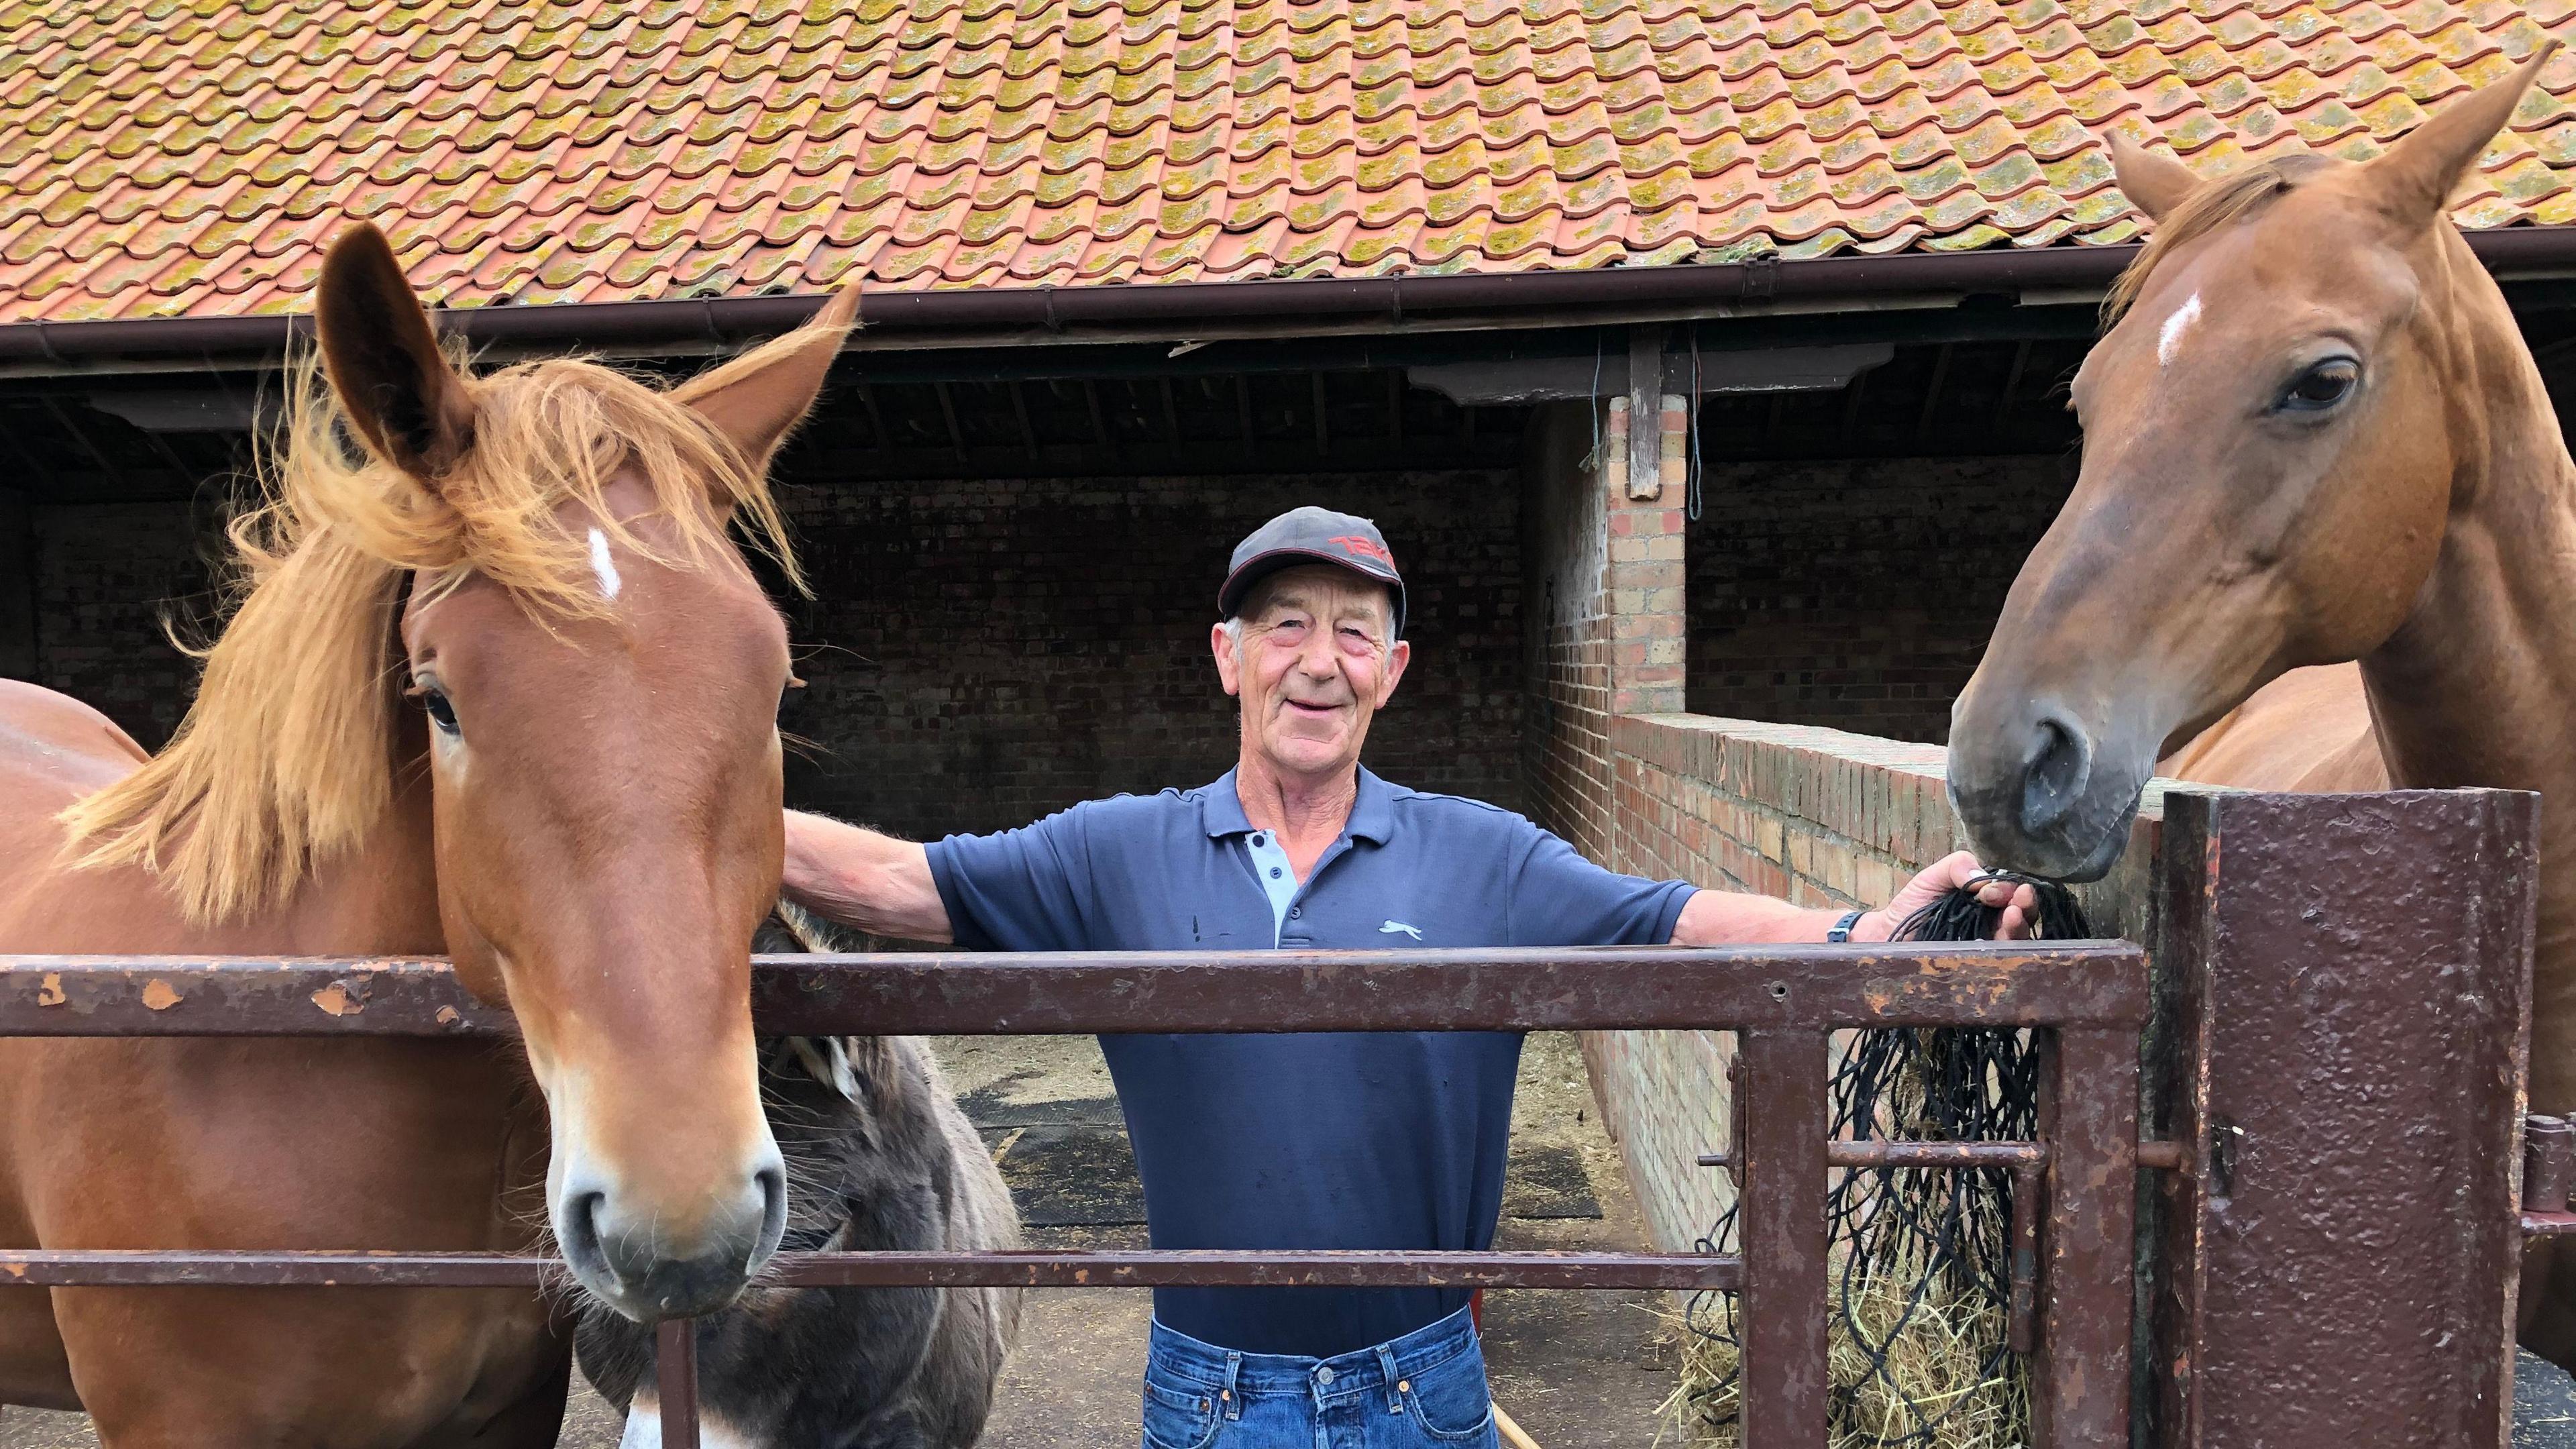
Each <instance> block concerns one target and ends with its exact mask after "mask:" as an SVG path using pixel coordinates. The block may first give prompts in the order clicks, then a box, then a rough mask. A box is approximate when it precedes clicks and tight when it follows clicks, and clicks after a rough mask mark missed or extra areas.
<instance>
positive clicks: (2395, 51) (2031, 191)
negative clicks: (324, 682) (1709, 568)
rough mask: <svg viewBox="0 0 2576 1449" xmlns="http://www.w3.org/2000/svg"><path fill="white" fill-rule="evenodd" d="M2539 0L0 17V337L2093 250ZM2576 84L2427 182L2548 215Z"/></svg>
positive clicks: (1058, 1) (2531, 21) (194, 2)
mask: <svg viewBox="0 0 2576 1449" xmlns="http://www.w3.org/2000/svg"><path fill="white" fill-rule="evenodd" d="M2549 35H2557V36H2559V37H2561V38H2564V39H2571V40H2576V0H2395V3H2391V0H1340V3H1294V4H1292V3H1288V0H802V3H796V0H715V3H696V0H651V3H645V4H634V3H629V4H622V5H618V4H607V3H603V0H402V3H389V0H373V3H367V0H361V3H352V4H341V3H333V4H328V5H325V4H308V5H274V4H271V5H253V4H246V3H235V0H191V3H188V4H184V5H177V6H173V5H171V4H169V3H167V0H99V3H95V4H90V5H84V6H80V7H68V6H63V5H60V4H56V3H51V0H0V322H7V321H21V320H28V319H43V320H70V319H75V318H78V319H91V318H118V317H157V316H172V315H181V314H193V315H214V314H224V313H243V312H257V313H271V312H277V311H282V310H292V309H294V308H297V307H300V306H303V305H306V304H307V299H306V297H305V293H306V291H307V289H309V288H310V287H311V285H312V281H313V277H314V275H315V271H316V269H317V267H318V265H319V260H320V255H321V249H322V248H323V247H324V246H326V245H327V244H328V242H329V239H330V237H331V235H332V233H333V232H334V231H335V230H336V229H337V228H338V227H339V226H340V225H341V224H343V223H344V221H345V220H346V219H347V218H349V217H354V216H370V217H374V218H376V219H377V220H378V221H379V222H380V223H382V224H384V225H385V226H387V227H388V229H389V230H390V231H391V232H392V233H393V234H394V239H395V242H396V244H397V246H398V248H399V249H400V251H401V254H402V256H403V257H404V259H405V261H406V263H407V264H408V265H409V266H410V267H411V268H412V270H413V274H414V276H415V277H416V278H417V279H419V280H420V282H421V283H422V285H424V286H425V287H428V288H430V289H432V291H433V292H434V293H435V294H436V295H437V296H438V297H439V298H440V300H442V301H444V302H446V303H448V304H449V305H457V306H477V305H489V304H492V303H496V302H504V301H516V302H534V301H630V300H641V299H651V298H661V297H676V296H684V295H685V296H718V295H729V294H731V295H745V294H749V293H752V292H758V291H765V290H770V289H774V288H779V287H785V288H789V289H792V290H799V291H812V290H820V289H823V288H827V287H833V286H838V285H841V284H843V283H846V282H849V281H853V280H864V281H868V282H870V283H873V284H876V285H881V286H885V287H890V288H941V287H962V286H1029V285H1037V284H1040V283H1049V284H1056V285H1079V284H1095V283H1105V282H1159V281H1189V280H1217V279H1223V278H1232V277H1243V278H1258V277H1271V276H1283V275H1298V276H1331V275H1378V274H1383V273H1386V272H1388V271H1401V270H1420V271H1440V272H1450V271H1488V272H1507V271H1526V270H1538V269H1554V268H1571V267H1588V266H1608V265H1631V266H1634V265H1655V264H1663V263H1672V262H1686V261H1688V260H1690V259H1691V258H1693V257H1697V256H1706V255H1720V256H1731V255H1751V254H1754V253H1757V252H1761V251H1776V252H1777V253H1779V254H1780V255H1783V256H1791V257H1800V256H1819V255H1830V254H1831V253H1833V252H1836V251H1844V250H1853V249H1859V250H1866V251H1869V252H1873V253H1877V252H1884V251H1888V250H1893V249H1901V248H1915V249H1923V250H1936V251H1952V250H1961V249H1967V248H1972V247H1978V246H2002V245H2024V246H2035V245H2049V244H2058V245H2084V244H2109V243H2117V242H2124V241H2130V240H2134V239H2135V238H2136V237H2137V235H2138V234H2139V230H2140V225H2141V223H2140V219H2139V218H2138V216H2137V215H2136V213H2135V212H2134V211H2132V210H2131V209H2130V208H2129V206H2128V205H2127V203H2126V201H2125V200H2124V199H2123V198H2122V197H2121V196H2120V194H2119V192H2118V190H2117V188H2116V186H2115V185H2114V183H2113V181H2112V179H2111V175H2110V165H2109V161H2108V154H2107V151H2106V149H2105V147H2106V141H2107V137H2108V134H2109V132H2110V131H2111V130H2113V129H2120V130H2124V131H2127V132H2128V133H2130V134H2131V135H2133V136H2137V137H2141V138H2145V139H2152V140H2161V141H2162V142H2164V143H2165V144H2166V145H2168V146H2170V147H2171V149H2172V150H2174V151H2175V152H2176V153H2178V154H2180V155H2182V156H2183V157H2184V158H2185V159H2186V160H2187V161H2188V162H2189V163H2190V164H2192V165H2194V166H2197V167H2201V168H2204V169H2215V168H2217V167H2220V166H2225V165H2233V164H2238V163H2241V162H2242V161H2243V160H2244V159H2245V158H2247V157H2249V156H2257V155H2268V154H2275V153H2277V152H2278V150H2279V149H2280V148H2282V147H2284V146H2289V147H2296V146H2300V145H2305V146H2309V147H2314V148H2317V149H2320V150H2326V151H2330V152H2332V153H2334V154H2337V155H2348V156H2356V157H2367V156H2369V155H2374V154H2376V153H2377V151H2378V149H2379V148H2380V146H2381V145H2383V144H2384V143H2385V142H2386V141H2387V140H2389V139H2390V138H2391V137H2393V136H2395V135H2397V134H2399V133H2401V132H2402V131H2404V130H2405V129H2407V128H2408V127H2411V126H2413V125H2416V124H2418V123H2419V122H2420V121H2421V120H2422V119H2423V117H2424V115H2425V112H2426V108H2427V107H2435V108H2438V107H2439V106H2440V105H2442V104H2444V103H2446V102H2448V101H2449V100H2451V99H2452V98H2454V97H2456V96H2458V95H2460V94H2463V93H2465V92H2466V91H2467V90H2469V89H2470V88H2472V87H2474V86H2476V85H2480V84H2483V83H2485V82H2487V81H2490V80H2492V79H2494V78H2495V77H2496V76H2498V75H2500V74H2502V73H2503V72H2504V71H2505V69H2506V68H2507V67H2509V66H2510V65H2512V64H2513V63H2515V62H2516V61H2517V60H2519V59H2520V58H2521V57H2523V56H2525V55H2527V54H2529V53H2530V51H2531V49H2532V47H2533V46H2534V45H2536V44H2538V43H2539V42H2540V41H2541V40H2542V39H2543V38H2544V37H2545V36H2549ZM2571 96H2576V58H2570V59H2562V60H2560V61H2559V62H2557V63H2555V64H2553V65H2552V66H2551V67H2550V68H2549V70H2548V71H2547V72H2546V73H2544V75H2543V77H2542V84H2541V88H2540V90H2539V91H2538V92H2536V93H2535V94H2534V95H2533V96H2532V97H2531V98H2530V99H2529V100H2527V101H2526V103H2525V104H2524V105H2523V107H2522V108H2521V109H2520V110H2519V111H2518V112H2517V113H2516V115H2515V117H2514V122H2513V126H2514V129H2513V130H2512V131H2511V132H2509V133H2508V134H2507V135H2506V136H2505V137H2503V138H2501V139H2500V140H2499V142H2498V144H2497V145H2495V146H2493V147H2491V148H2489V150H2488V153H2487V155H2486V157H2485V159H2484V161H2483V162H2482V170H2481V174H2480V175H2478V176H2477V177H2475V178H2473V179H2472V181H2471V182H2470V183H2469V184H2468V185H2465V186H2463V187H2462V188H2461V192H2460V195H2459V197H2458V198H2457V202H2458V209H2457V211H2456V212H2455V215H2457V216H2458V217H2459V218H2460V219H2461V220H2462V221H2463V222H2464V223H2466V224H2471V225H2478V226H2502V225H2508V224H2512V223H2517V222H2538V223H2543V224H2568V223H2571V222H2576V111H2571V108H2570V107H2569V106H2568V104H2567V100H2568V98H2570V97H2571Z"/></svg>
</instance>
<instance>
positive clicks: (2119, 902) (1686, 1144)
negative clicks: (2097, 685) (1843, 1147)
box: [1584, 714, 2161, 1248]
mask: <svg viewBox="0 0 2576 1449" xmlns="http://www.w3.org/2000/svg"><path fill="white" fill-rule="evenodd" d="M1943 753H1944V752H1943V751H1942V750H1941V749H1940V748H1938V747H1937V746H1930V745H1920V744H1911V743H1907V742H1903V741H1897V740H1887V739H1878V738H1873V737H1870V736H1866V735H1855V734H1848V733H1845V732H1843V731H1841V730H1835V729H1826V728H1819V727H1814V726H1802V725H1781V724H1766V723H1756V722H1752V721H1746V720H1729V719H1714V718H1709V717H1707V716H1703V715H1691V714H1667V715H1636V716H1629V717H1626V718H1622V719H1619V720H1617V721H1615V722H1614V723H1613V725H1612V727H1611V755H1612V764H1613V769H1614V771H1615V777H1616V782H1617V783H1616V786H1615V789H1614V801H1613V803H1614V810H1613V823H1612V829H1611V841H1610V848H1609V850H1608V852H1607V853H1606V857H1605V859H1606V863H1607V864H1609V865H1610V866H1611V867H1612V868H1613V869H1616V870H1623V871H1632V872H1635V873H1637V874H1641V875H1651V876H1659V877H1681V878H1684V879H1689V880H1694V881H1698V882H1700V883H1701V884H1703V885H1707V886H1712V887H1722V888H1727V889H1735V890H1751V891H1759V892H1761V893H1763V894H1766V895H1773V896H1785V897H1787V898H1788V899H1790V900H1793V901H1797V902H1800V903H1802V904H1807V905H1814V906H1820V907H1821V906H1831V905H1845V906H1875V905H1879V904H1882V903H1884V902H1885V901H1886V900H1887V898H1888V897H1889V896H1890V895H1892V894H1894V892H1895V890H1896V887H1897V886H1898V885H1899V884H1900V883H1902V882H1903V881H1904V880H1905V879H1906V878H1907V877H1908V876H1910V875H1911V874H1912V873H1913V872H1914V871H1915V870H1917V869H1919V868H1920V867H1921V866H1922V865H1924V864H1927V863H1929V862H1931V861H1933V860H1937V859H1939V858H1940V857H1941V856H1943V855H1946V854H1948V853H1949V852H1950V851H1952V850H1954V849H1958V848H1959V847H1960V845H1961V843H1962V836H1961V834H1960V832H1959V827H1958V824H1957V821H1956V818H1955V817H1954V816H1953V815H1952V814H1951V812H1950V807H1949V801H1948V799H1947V797H1946V796H1945V795H1944V794H1943V791H1942V769H1943ZM2160 811H2161V794H2160V792H2157V793H2151V794H2150V796H2149V799H2148V801H2147V802H2146V804H2145V805H2144V806H2143V807H2142V808H2141V810H2140V813H2139V825H2138V827H2137V829H2138V832H2139V834H2138V836H2137V837H2136V838H2133V840H2132V842H2131V845H2130V849H2129V851H2128V853H2127V854H2126V855H2124V856H2123V857H2122V859H2121V863H2120V865H2119V866H2118V867H2116V868H2115V869H2114V871H2113V872H2112V874H2111V875H2110V876H2109V877H2108V878H2106V879H2104V880H2102V881H2100V882H2098V883H2096V884H2094V885H2092V886H2089V887H2087V888H2086V889H2085V891H2084V892H2083V895H2084V904H2085V908H2086V911H2087V913H2088V915H2089V916H2090V917H2091V919H2092V921H2093V924H2094V926H2095V928H2096V929H2097V930H2101V931H2103V932H2105V933H2106V934H2110V935H2117V936H2126V937H2128V938H2130V939H2132V940H2146V939H2148V937H2147V935H2146V932H2147V930H2148V927H2149V922H2148V920H2147V915H2146V905H2147V902H2148V900H2149V899H2150V887H2151V881H2150V879H2149V871H2150V869H2151V866H2152V862H2153V860H2154V858H2155V850H2154V846H2153V843H2152V832H2153V830H2154V829H2155V826H2156V822H2157V820H2158V819H2159V818H2160ZM1584 1054H1585V1058H1586V1061H1587V1062H1588V1064H1589V1065H1590V1067H1591V1070H1592V1083H1593V1092H1594V1094H1595V1095H1596V1096H1597V1097H1598V1098H1599V1100H1600V1103H1601V1112H1602V1118H1603V1121H1604V1122H1605V1123H1606V1124H1607V1125H1608V1127H1609V1129H1610V1132H1611V1135H1612V1136H1613V1137H1614V1138H1616V1139H1617V1140H1618V1142H1619V1146H1620V1151H1621V1154H1622V1156H1623V1157H1624V1159H1625V1160H1626V1162H1627V1165H1628V1173H1629V1177H1630V1180H1631V1181H1632V1182H1633V1183H1634V1185H1635V1187H1636V1190H1637V1198H1638V1202H1639V1204H1640V1206H1641V1207H1642V1208H1643V1210H1644V1213H1645V1217H1646V1222H1647V1226H1648V1228H1649V1229H1650V1231H1652V1232H1653V1234H1654V1236H1655V1240H1656V1242H1657V1243H1658V1244H1660V1245H1662V1246H1664V1247H1667V1248H1687V1247H1688V1246H1690V1244H1691V1242H1692V1240H1693V1239H1695V1238H1697V1237H1698V1236H1699V1235H1700V1234H1702V1233H1705V1232H1707V1231H1708V1229H1709V1227H1710V1225H1711V1224H1712V1223H1714V1222H1715V1221H1716V1219H1717V1217H1718V1214H1719V1213H1720V1212H1722V1211H1723V1210H1724V1208H1725V1206H1726V1198H1725V1195H1724V1194H1725V1192H1726V1186H1727V1182H1726V1176H1725V1174H1723V1173H1719V1172H1712V1171H1710V1170H1708V1169H1706V1168H1702V1167H1699V1166H1697V1165H1695V1164H1694V1162H1693V1161H1692V1159H1693V1158H1694V1157H1695V1156H1696V1155H1697V1154H1699V1153H1701V1152H1705V1151H1710V1150H1712V1149H1714V1148H1716V1147H1718V1146H1720V1145H1722V1144H1724V1143H1725V1141H1726V1132H1727V1127H1726V1123H1727V1112H1728V1094H1727V1090H1726V1066H1727V1063H1728V1061H1729V1060H1730V1058H1731V1057H1732V1054H1733V1045H1732V1038H1731V1036H1729V1035H1727V1034H1724V1033H1718V1032H1675V1031H1662V1032H1597V1033H1591V1034H1589V1035H1587V1036H1586V1038H1585V1041H1584Z"/></svg>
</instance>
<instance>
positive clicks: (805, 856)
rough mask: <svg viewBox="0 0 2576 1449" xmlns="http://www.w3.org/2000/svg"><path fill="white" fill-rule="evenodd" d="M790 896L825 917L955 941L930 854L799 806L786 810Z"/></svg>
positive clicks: (914, 937) (877, 931)
mask: <svg viewBox="0 0 2576 1449" xmlns="http://www.w3.org/2000/svg"><path fill="white" fill-rule="evenodd" d="M783 888H784V889H785V891H786V893H787V898H788V899H789V900H792V901H794V902H795V903H796V904H798V905H800V906H803V907H804V908H805V909H807V910H809V911H812V912H813V913H814V914H816V915H818V916H821V917H822V918H823V919H825V920H827V921H838V922H839V923H841V924H842V925H844V926H855V927H857V928H858V929H860V930H862V931H866V932H868V933H869V934H871V935H877V936H891V937H894V938H896V939H897V940H904V941H934V942H937V943H939V944H941V945H945V944H947V943H948V942H950V941H953V940H955V939H956V929H955V927H953V926H952V925H951V924H950V923H949V920H948V907H947V906H946V905H945V904H943V903H942V902H941V901H940V899H939V887H938V885H937V884H936V883H934V882H933V881H932V880H931V878H930V853H929V852H928V851H927V850H925V849H924V848H923V847H922V846H921V845H920V843H919V842H917V841H910V840H897V839H895V838H894V837H893V836H891V835H880V834H878V833H877V832H875V831H873V830H863V829H861V828H860V827H858V826H856V825H844V824H842V823H841V822H840V821H838V820H832V819H828V818H826V817H824V816H821V815H808V814H806V813H805V812H803V811H801V810H790V811H788V812H787V874H786V879H785V881H784V882H783Z"/></svg>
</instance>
